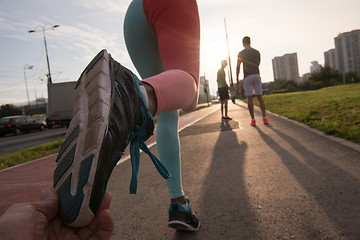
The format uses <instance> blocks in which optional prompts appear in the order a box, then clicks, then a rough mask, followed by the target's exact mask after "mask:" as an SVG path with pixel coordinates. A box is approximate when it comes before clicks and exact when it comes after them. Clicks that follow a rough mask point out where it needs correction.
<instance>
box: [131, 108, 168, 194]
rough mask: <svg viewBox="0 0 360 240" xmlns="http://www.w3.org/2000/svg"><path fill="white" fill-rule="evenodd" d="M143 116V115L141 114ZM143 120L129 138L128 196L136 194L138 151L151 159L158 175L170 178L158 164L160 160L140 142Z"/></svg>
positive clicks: (160, 164)
mask: <svg viewBox="0 0 360 240" xmlns="http://www.w3.org/2000/svg"><path fill="white" fill-rule="evenodd" d="M142 116H144V114H142ZM145 121H146V120H145V119H144V121H143V126H140V127H139V126H136V131H135V132H133V134H132V136H131V143H130V157H131V166H132V176H131V182H130V194H136V190H137V175H138V172H139V166H140V149H141V150H143V151H144V152H145V153H146V154H147V155H148V156H149V157H150V159H151V161H152V162H153V164H154V165H155V168H156V169H157V171H158V172H159V173H160V175H161V176H162V177H163V178H165V179H168V178H169V177H170V173H169V172H168V170H167V169H166V167H165V166H164V165H163V164H162V163H161V162H160V160H159V159H158V158H157V157H156V156H155V155H154V154H153V153H152V152H151V151H150V150H149V148H148V147H147V146H146V144H145V142H144V141H143V140H141V138H140V136H141V133H142V131H141V130H143V129H144V128H145V127H144V124H145Z"/></svg>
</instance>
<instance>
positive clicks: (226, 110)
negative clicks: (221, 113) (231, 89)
mask: <svg viewBox="0 0 360 240" xmlns="http://www.w3.org/2000/svg"><path fill="white" fill-rule="evenodd" d="M227 115H228V100H227V99H226V100H225V116H227Z"/></svg>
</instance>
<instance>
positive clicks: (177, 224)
mask: <svg viewBox="0 0 360 240" xmlns="http://www.w3.org/2000/svg"><path fill="white" fill-rule="evenodd" d="M168 226H169V227H171V228H174V229H175V230H176V231H186V232H196V231H197V230H198V229H199V228H200V223H199V225H198V226H197V228H194V227H193V226H191V225H189V224H187V223H184V222H182V221H179V220H174V221H170V222H169V224H168Z"/></svg>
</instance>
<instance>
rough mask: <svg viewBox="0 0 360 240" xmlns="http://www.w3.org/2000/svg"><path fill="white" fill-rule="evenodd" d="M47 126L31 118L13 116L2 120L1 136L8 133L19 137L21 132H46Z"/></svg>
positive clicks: (0, 123)
mask: <svg viewBox="0 0 360 240" xmlns="http://www.w3.org/2000/svg"><path fill="white" fill-rule="evenodd" d="M44 128H45V125H44V124H43V123H41V122H38V121H36V119H35V118H33V117H30V116H22V115H21V116H11V117H3V118H0V136H3V135H4V134H7V133H13V134H15V135H19V134H20V133H21V132H29V131H32V130H40V131H42V130H44Z"/></svg>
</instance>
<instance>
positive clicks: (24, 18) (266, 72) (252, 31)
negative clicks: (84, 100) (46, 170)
mask: <svg viewBox="0 0 360 240" xmlns="http://www.w3.org/2000/svg"><path fill="white" fill-rule="evenodd" d="M130 2H131V0H62V1H55V0H31V1H27V0H2V1H1V2H0V50H1V51H0V52H1V54H0V105H2V104H8V103H10V104H18V103H24V102H27V91H26V85H25V79H26V82H27V86H28V87H27V89H28V93H29V98H30V101H33V100H35V98H36V97H38V98H39V97H47V88H46V74H47V71H48V70H47V64H46V54H45V47H44V41H43V33H42V31H41V27H44V26H51V25H59V27H58V28H55V29H54V30H52V29H49V30H47V31H46V32H45V34H46V40H47V47H48V55H49V62H50V69H51V75H52V79H53V82H66V81H76V80H77V79H78V77H79V75H80V74H81V72H82V71H83V69H84V68H85V67H86V65H87V64H88V63H89V62H90V61H91V59H92V58H93V57H94V56H95V55H96V54H97V53H98V52H99V51H100V50H101V49H107V50H108V52H109V53H111V55H112V57H113V58H114V59H115V60H117V61H118V62H120V63H121V64H122V65H124V66H126V67H127V68H129V69H130V70H132V71H134V72H135V73H136V74H137V71H136V69H135V67H134V66H133V64H132V62H131V60H130V57H129V55H128V53H127V50H126V46H125V42H124V36H123V20H124V15H125V13H126V9H127V7H128V5H129V4H130ZM197 3H198V7H199V14H200V24H201V50H200V75H205V76H206V79H208V80H209V84H210V87H209V88H210V92H211V93H212V94H216V90H217V85H216V73H217V71H218V69H219V68H220V67H221V64H220V62H221V60H222V59H226V58H227V57H228V49H227V43H226V35H225V26H224V25H225V24H224V20H225V19H226V25H227V32H228V39H229V49H230V59H231V66H232V72H233V77H234V78H235V72H236V61H237V54H238V52H239V51H241V50H242V49H243V46H242V38H243V37H244V36H250V37H251V42H252V47H253V48H256V49H258V50H259V51H260V53H261V65H260V74H261V77H262V81H263V82H270V81H273V80H274V78H273V69H272V59H273V58H274V57H277V56H282V55H284V54H287V53H294V52H296V53H297V56H298V64H299V75H300V76H302V75H303V74H305V73H307V72H309V71H310V65H311V62H312V61H318V62H319V63H320V64H324V52H325V51H327V50H329V49H331V48H334V38H335V37H336V36H337V35H338V34H339V33H342V32H348V31H352V30H355V29H360V18H359V9H360V1H359V0H342V1H329V0H317V1H313V0H311V1H310V0H301V1H289V0H252V1H249V0H222V1H219V0H198V1H197ZM33 29H36V30H40V32H35V33H29V32H28V31H29V30H33ZM29 66H33V68H32V69H29ZM240 74H241V76H240V79H241V78H243V73H242V71H241V73H240Z"/></svg>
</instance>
